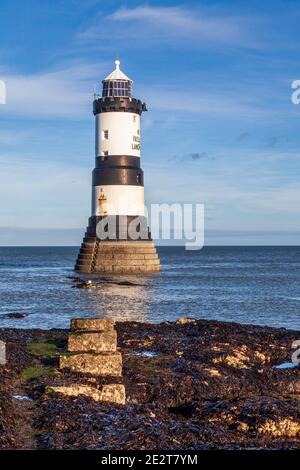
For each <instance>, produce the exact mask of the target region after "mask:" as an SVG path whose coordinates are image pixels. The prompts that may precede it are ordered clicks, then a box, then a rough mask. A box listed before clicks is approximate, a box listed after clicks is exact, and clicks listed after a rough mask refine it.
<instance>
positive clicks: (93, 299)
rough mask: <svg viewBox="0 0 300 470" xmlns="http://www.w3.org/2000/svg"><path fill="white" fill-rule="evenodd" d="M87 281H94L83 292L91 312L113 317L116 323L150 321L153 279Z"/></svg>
mask: <svg viewBox="0 0 300 470" xmlns="http://www.w3.org/2000/svg"><path fill="white" fill-rule="evenodd" d="M84 280H90V281H91V283H90V286H89V287H88V288H85V289H84V290H85V294H86V297H87V298H86V301H87V310H88V311H89V312H91V311H92V312H94V314H95V315H101V316H113V317H114V318H115V320H117V321H125V320H134V321H150V304H151V302H149V299H150V297H151V296H152V295H153V290H154V280H153V276H147V277H144V276H143V277H140V276H134V275H129V276H124V275H122V276H113V277H101V278H99V277H97V276H89V277H88V278H87V277H86V278H85V279H84ZM89 315H90V314H89Z"/></svg>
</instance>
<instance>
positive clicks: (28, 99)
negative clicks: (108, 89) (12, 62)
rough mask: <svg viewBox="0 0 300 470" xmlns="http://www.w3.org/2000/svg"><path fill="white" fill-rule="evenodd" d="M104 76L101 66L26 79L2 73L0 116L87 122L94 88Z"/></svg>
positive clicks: (76, 64) (87, 65)
mask: <svg viewBox="0 0 300 470" xmlns="http://www.w3.org/2000/svg"><path fill="white" fill-rule="evenodd" d="M0 72H1V70H0ZM103 73H104V72H103V65H102V63H98V64H93V63H88V62H73V63H71V64H68V65H67V66H65V67H64V68H59V67H57V68H56V69H55V70H52V71H45V72H41V73H36V74H28V75H25V74H14V73H9V72H7V71H6V73H3V72H2V73H1V77H2V78H3V79H4V80H5V82H6V85H7V104H6V105H5V106H3V107H1V110H0V112H1V115H2V116H4V118H5V117H7V116H9V115H18V116H32V117H41V118H43V117H47V118H55V117H61V118H68V119H74V120H76V119H85V118H90V115H91V103H92V99H93V96H92V95H93V88H94V85H95V84H98V86H99V82H101V78H102V76H103Z"/></svg>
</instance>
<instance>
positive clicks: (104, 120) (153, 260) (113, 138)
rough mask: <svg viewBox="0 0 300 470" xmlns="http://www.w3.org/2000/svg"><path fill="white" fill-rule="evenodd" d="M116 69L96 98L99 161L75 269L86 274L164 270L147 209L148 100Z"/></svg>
mask: <svg viewBox="0 0 300 470" xmlns="http://www.w3.org/2000/svg"><path fill="white" fill-rule="evenodd" d="M115 65H116V68H115V70H114V71H113V72H112V73H111V74H109V75H108V76H107V77H106V78H105V79H104V80H103V81H102V83H103V90H102V97H101V98H97V97H95V100H94V103H93V112H94V115H95V122H96V126H95V137H96V139H95V153H96V165H95V169H94V170H93V178H92V215H91V217H90V219H89V224H88V227H87V231H86V234H85V237H84V240H83V243H82V245H81V249H80V253H79V255H78V258H77V262H76V266H75V270H76V271H80V272H87V273H91V272H94V273H125V272H127V273H148V272H157V271H159V270H160V262H159V259H158V255H157V253H156V249H155V246H154V244H153V242H152V240H151V234H150V232H149V229H148V224H147V219H146V217H145V210H144V177H143V171H142V169H141V163H140V161H141V128H140V123H141V114H142V112H143V111H146V110H147V109H146V104H145V103H144V102H142V101H141V100H139V99H136V98H133V97H132V80H131V79H130V78H128V77H127V76H126V75H125V74H124V73H123V72H122V71H121V70H120V61H119V60H118V59H117V60H116V61H115Z"/></svg>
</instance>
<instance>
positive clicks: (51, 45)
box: [0, 0, 300, 245]
mask: <svg viewBox="0 0 300 470" xmlns="http://www.w3.org/2000/svg"><path fill="white" fill-rule="evenodd" d="M299 20H300V9H299V5H298V2H297V1H279V0H273V1H265V2H261V1H256V0H252V1H251V2H249V1H241V0H239V1H237V0H232V1H230V2H229V1H221V0H219V1H184V2H175V1H172V2H171V1H159V2H158V1H149V2H145V3H141V2H138V1H127V2H122V1H119V0H109V1H108V0H98V1H96V0H85V1H84V2H83V1H79V0H78V1H77V0H64V1H59V0H57V1H55V2H53V1H50V0H43V1H40V2H37V1H34V0H22V1H21V0H14V1H8V0H2V1H1V4H0V79H2V80H4V81H5V83H6V86H7V104H6V105H0V164H1V172H0V196H1V201H2V203H1V205H0V245H5V244H39V243H41V244H77V243H80V240H81V236H82V232H83V230H84V227H85V225H86V223H87V219H88V217H89V215H90V192H91V191H90V184H91V171H92V168H93V165H94V120H93V115H92V99H93V90H94V88H95V87H96V89H100V84H101V80H102V78H103V77H104V76H105V75H107V74H108V73H109V72H111V70H112V69H113V66H114V64H113V62H114V59H115V57H116V56H117V55H118V56H119V57H120V59H121V68H122V69H123V71H124V72H125V73H126V74H127V75H129V76H130V77H131V78H132V79H133V80H134V95H135V96H136V97H138V98H141V99H143V100H145V101H146V103H147V105H148V109H149V111H148V112H147V113H145V114H144V115H143V124H142V126H143V127H142V159H143V160H142V161H143V169H144V171H145V185H146V188H145V189H146V198H147V203H148V204H149V203H151V202H156V203H158V202H178V201H182V202H202V203H204V204H205V214H206V219H205V227H206V242H207V243H214V244H299V240H300V237H299V234H300V217H299V215H300V214H299V213H300V184H299V173H300V171H299V170H300V158H299V156H300V155H299V148H300V132H299V123H300V105H299V106H296V105H293V104H292V103H291V93H292V90H291V83H292V82H293V81H294V80H297V79H300V66H299V64H300V57H299V56H300V31H299Z"/></svg>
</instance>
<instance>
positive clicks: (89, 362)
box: [59, 352, 122, 377]
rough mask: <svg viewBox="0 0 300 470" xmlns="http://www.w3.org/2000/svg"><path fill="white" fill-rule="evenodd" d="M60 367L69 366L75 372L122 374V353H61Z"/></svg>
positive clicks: (117, 375)
mask: <svg viewBox="0 0 300 470" xmlns="http://www.w3.org/2000/svg"><path fill="white" fill-rule="evenodd" d="M59 367H60V369H64V368H68V369H70V370H72V371H73V372H84V373H89V374H94V375H112V376H116V377H120V376H121V375H122V355H121V353H119V352H114V353H100V354H98V353H79V354H76V353H75V354H70V355H61V356H60V358H59Z"/></svg>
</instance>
